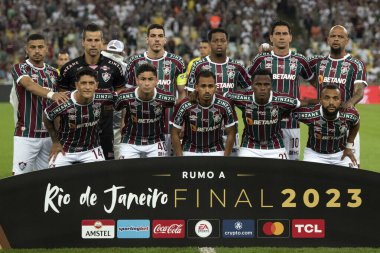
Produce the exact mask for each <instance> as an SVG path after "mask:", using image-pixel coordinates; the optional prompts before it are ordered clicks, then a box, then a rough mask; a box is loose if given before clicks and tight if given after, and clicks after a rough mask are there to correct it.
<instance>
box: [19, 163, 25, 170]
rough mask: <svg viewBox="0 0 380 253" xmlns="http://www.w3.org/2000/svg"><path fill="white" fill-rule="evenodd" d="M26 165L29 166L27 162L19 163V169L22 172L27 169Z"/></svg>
mask: <svg viewBox="0 0 380 253" xmlns="http://www.w3.org/2000/svg"><path fill="white" fill-rule="evenodd" d="M26 165H27V163H25V162H19V163H18V167H19V168H20V170H24V169H25V168H26Z"/></svg>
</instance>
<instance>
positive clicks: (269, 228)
mask: <svg viewBox="0 0 380 253" xmlns="http://www.w3.org/2000/svg"><path fill="white" fill-rule="evenodd" d="M263 232H264V234H265V235H281V234H282V233H284V225H283V224H282V223H281V222H278V221H276V222H266V223H265V224H264V226H263Z"/></svg>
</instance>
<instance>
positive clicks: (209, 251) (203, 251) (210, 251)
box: [198, 247, 216, 253]
mask: <svg viewBox="0 0 380 253" xmlns="http://www.w3.org/2000/svg"><path fill="white" fill-rule="evenodd" d="M198 249H199V253H216V251H215V249H214V248H211V247H202V248H198Z"/></svg>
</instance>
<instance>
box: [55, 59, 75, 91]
mask: <svg viewBox="0 0 380 253" xmlns="http://www.w3.org/2000/svg"><path fill="white" fill-rule="evenodd" d="M68 63H70V62H68ZM68 63H66V64H65V65H63V67H62V68H61V70H60V75H59V78H58V82H57V88H58V90H60V89H63V90H72V89H73V88H72V87H73V86H74V83H75V81H74V77H73V76H72V74H71V72H72V71H70V68H69V64H68Z"/></svg>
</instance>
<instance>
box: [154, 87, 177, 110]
mask: <svg viewBox="0 0 380 253" xmlns="http://www.w3.org/2000/svg"><path fill="white" fill-rule="evenodd" d="M157 100H160V101H161V103H162V106H163V107H166V108H167V107H173V106H174V104H175V97H174V96H173V95H172V94H170V93H168V92H164V91H160V92H158V93H157Z"/></svg>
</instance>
